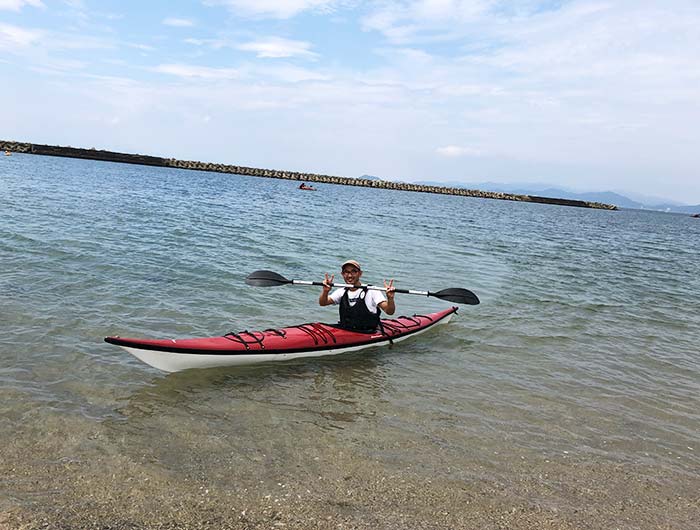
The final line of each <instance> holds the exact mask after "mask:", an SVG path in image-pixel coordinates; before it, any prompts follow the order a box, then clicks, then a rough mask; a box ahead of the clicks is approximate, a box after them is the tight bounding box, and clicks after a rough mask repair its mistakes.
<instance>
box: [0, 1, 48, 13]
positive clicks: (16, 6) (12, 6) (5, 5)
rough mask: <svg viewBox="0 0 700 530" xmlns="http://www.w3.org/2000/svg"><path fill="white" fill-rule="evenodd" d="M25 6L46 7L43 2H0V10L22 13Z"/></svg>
mask: <svg viewBox="0 0 700 530" xmlns="http://www.w3.org/2000/svg"><path fill="white" fill-rule="evenodd" d="M24 6H32V7H46V6H45V5H44V3H43V2H42V1H41V0H0V10H5V11H21V10H22V8H23V7H24Z"/></svg>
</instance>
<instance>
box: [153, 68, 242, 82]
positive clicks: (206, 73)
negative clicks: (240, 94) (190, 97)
mask: <svg viewBox="0 0 700 530" xmlns="http://www.w3.org/2000/svg"><path fill="white" fill-rule="evenodd" d="M153 70H154V71H155V72H159V73H161V74H169V75H174V76H177V77H184V78H188V79H192V78H201V79H211V80H217V79H218V80H220V79H236V78H238V77H240V74H239V72H238V70H236V69H234V68H209V67H206V66H193V65H188V64H161V65H158V66H157V67H155V68H154V69H153Z"/></svg>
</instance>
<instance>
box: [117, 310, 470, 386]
mask: <svg viewBox="0 0 700 530" xmlns="http://www.w3.org/2000/svg"><path fill="white" fill-rule="evenodd" d="M456 312H457V307H451V308H449V309H445V310H443V311H438V312H437V313H430V314H427V315H413V316H411V317H406V316H400V317H398V318H390V319H382V320H381V323H382V326H381V331H379V330H378V331H376V332H374V333H360V332H357V331H349V330H346V329H341V328H339V327H338V326H337V325H334V324H323V323H321V322H311V323H307V324H299V325H298V326H290V327H286V328H281V329H266V330H264V331H247V330H246V331H241V332H238V333H233V332H231V333H227V334H226V335H223V336H221V337H208V338H196V339H134V338H122V337H119V336H113V337H106V338H105V342H108V343H110V344H114V345H116V346H120V347H122V348H124V349H125V350H126V351H128V352H129V353H130V354H132V355H133V356H135V357H136V358H138V359H140V360H141V361H143V362H145V363H146V364H149V365H151V366H153V367H154V368H158V369H159V370H163V371H164V372H178V371H180V370H187V369H190V368H214V367H222V366H244V365H250V364H259V363H266V362H273V361H287V360H290V359H299V358H303V357H321V356H324V355H339V354H341V353H348V352H355V351H359V350H363V349H365V348H373V347H377V346H386V345H389V344H393V343H394V342H399V341H402V340H405V339H407V338H409V337H413V336H415V335H419V334H421V333H423V332H424V331H426V330H428V329H430V328H431V327H433V326H435V325H437V324H446V323H447V322H449V321H450V319H451V318H452V315H454V314H455V313H456Z"/></svg>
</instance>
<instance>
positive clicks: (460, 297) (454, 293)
mask: <svg viewBox="0 0 700 530" xmlns="http://www.w3.org/2000/svg"><path fill="white" fill-rule="evenodd" d="M429 296H434V297H435V298H439V299H441V300H447V301H448V302H454V303H455V304H468V305H477V304H478V303H479V298H478V297H477V296H476V295H475V294H474V293H472V292H471V291H470V290H469V289H460V288H458V287H451V288H449V289H443V290H442V291H438V292H437V293H430V294H429Z"/></svg>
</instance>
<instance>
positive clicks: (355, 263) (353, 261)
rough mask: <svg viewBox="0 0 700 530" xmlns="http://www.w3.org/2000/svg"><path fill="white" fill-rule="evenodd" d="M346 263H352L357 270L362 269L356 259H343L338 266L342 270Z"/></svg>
mask: <svg viewBox="0 0 700 530" xmlns="http://www.w3.org/2000/svg"><path fill="white" fill-rule="evenodd" d="M346 265H352V266H353V267H355V268H356V269H357V270H358V271H361V270H362V267H360V264H359V263H358V262H357V261H355V260H354V259H349V260H347V261H344V262H343V264H342V265H341V266H340V269H341V270H342V269H343V268H344V267H345V266H346Z"/></svg>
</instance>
